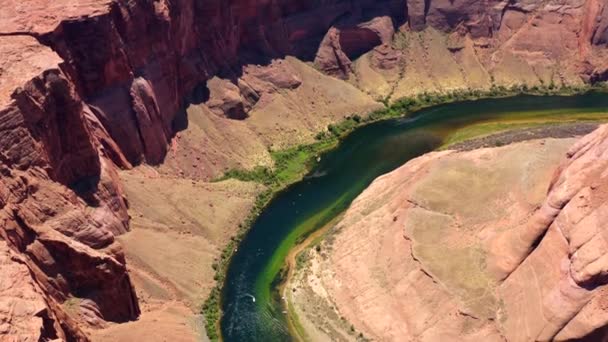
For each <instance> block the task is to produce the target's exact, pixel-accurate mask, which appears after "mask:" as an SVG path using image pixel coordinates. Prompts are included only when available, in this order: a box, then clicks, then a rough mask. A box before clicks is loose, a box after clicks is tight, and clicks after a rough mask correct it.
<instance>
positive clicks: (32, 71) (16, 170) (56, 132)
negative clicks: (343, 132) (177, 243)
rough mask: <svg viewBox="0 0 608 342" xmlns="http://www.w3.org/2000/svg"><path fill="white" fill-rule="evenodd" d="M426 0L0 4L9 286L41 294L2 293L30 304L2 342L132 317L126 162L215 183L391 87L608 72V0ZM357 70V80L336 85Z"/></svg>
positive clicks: (8, 313) (10, 318)
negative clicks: (123, 240) (399, 73)
mask: <svg viewBox="0 0 608 342" xmlns="http://www.w3.org/2000/svg"><path fill="white" fill-rule="evenodd" d="M422 3H425V4H427V2H423V1H412V0H410V1H407V2H406V1H404V0H402V1H396V0H395V1H389V0H387V1H371V0H370V1H365V0H359V1H345V0H344V1H343V0H334V1H308V2H301V1H290V0H287V1H266V2H263V3H259V2H252V1H246V0H232V1H219V0H211V1H194V0H179V1H166V0H159V1H152V0H135V1H126V0H124V1H123V0H107V1H92V0H82V1H74V0H71V1H68V0H59V1H48V0H25V1H16V0H9V1H7V2H5V3H3V6H2V9H1V10H0V54H1V56H2V60H1V62H0V63H1V64H0V96H1V97H0V132H1V133H2V134H0V174H1V175H2V177H1V178H0V227H2V229H0V236H1V237H2V240H3V241H4V242H5V243H6V246H7V247H8V248H7V250H6V253H5V254H7V255H10V258H5V259H4V260H5V261H3V263H4V262H6V263H9V264H11V268H4V267H3V268H2V272H5V270H6V272H9V270H12V269H14V270H16V271H14V272H21V273H19V274H23V272H22V271H23V265H25V266H26V267H27V268H28V270H29V274H30V277H29V278H28V277H18V278H16V280H15V283H10V282H9V284H10V286H8V285H7V288H8V289H10V291H17V292H18V291H20V290H19V289H21V288H24V286H25V285H23V284H26V283H27V284H28V285H27V286H28V288H29V289H31V291H33V292H35V293H36V295H31V296H30V295H29V294H19V293H17V295H14V296H13V295H8V296H7V297H6V298H10V299H7V301H8V302H7V303H6V307H10V308H13V307H19V308H21V309H22V310H8V309H7V310H2V311H0V315H1V317H2V318H1V321H2V322H11V324H8V323H7V324H8V325H6V324H3V325H2V329H0V333H2V334H4V335H9V336H23V337H24V338H25V337H30V338H33V339H38V338H42V339H46V338H49V339H50V338H62V339H67V340H87V339H88V335H90V333H89V331H90V330H91V329H92V330H97V329H100V328H103V327H106V326H108V325H112V324H110V323H122V322H127V321H133V320H135V319H137V318H138V317H139V315H140V305H139V304H140V303H139V301H138V299H137V296H136V295H135V290H134V288H133V286H132V283H133V280H132V279H131V277H130V276H129V273H128V272H127V267H126V261H125V260H126V259H125V252H124V251H123V249H122V247H121V244H120V243H118V242H117V240H116V239H117V237H118V236H121V235H123V234H125V233H127V232H128V231H129V229H130V224H129V222H130V217H129V212H128V211H127V208H128V206H129V201H128V199H127V197H126V196H125V191H124V189H123V185H122V184H121V182H120V180H119V176H118V173H117V170H118V169H121V168H122V169H130V168H131V167H133V166H134V165H140V164H142V163H144V164H152V165H161V166H159V167H158V170H160V171H159V172H160V173H161V174H162V175H163V176H165V177H169V178H171V177H172V178H171V179H188V180H190V179H194V180H208V179H210V178H211V177H213V176H216V175H218V174H219V173H221V172H222V171H224V170H225V169H227V168H229V167H235V166H242V165H246V166H252V165H255V164H257V163H258V162H259V161H262V162H264V163H267V164H268V163H270V158H269V155H268V151H267V150H268V148H270V147H272V146H273V145H274V144H277V146H287V145H289V144H294V143H301V142H306V141H311V140H312V137H313V135H314V133H315V132H316V131H319V130H321V129H323V127H324V126H326V125H327V124H328V123H331V122H335V121H338V120H339V119H340V118H342V117H344V116H346V115H350V114H352V113H353V112H362V113H365V112H368V111H370V110H373V109H375V108H378V106H379V105H378V104H377V103H375V102H374V101H373V100H374V99H375V98H376V99H377V98H378V97H384V96H386V95H387V93H385V92H383V91H380V92H379V94H376V93H375V89H384V88H385V85H386V84H390V85H391V86H390V87H388V88H386V89H393V90H392V94H393V96H392V98H394V99H396V98H398V97H401V96H405V95H413V94H415V93H419V92H423V91H426V90H432V91H445V90H451V89H456V88H489V87H490V85H491V84H492V82H494V83H496V84H497V85H512V84H522V83H527V84H529V85H534V84H540V83H541V82H542V83H544V84H545V85H548V84H550V83H556V84H558V85H560V84H561V83H562V82H563V83H565V84H582V83H584V82H595V81H602V80H605V78H606V74H607V72H606V70H607V68H608V66H607V64H606V58H605V53H606V51H605V46H606V43H607V41H608V37H607V36H606V34H607V32H608V31H607V30H606V27H607V24H606V23H607V21H608V8H607V6H606V3H605V1H598V0H588V1H575V0H573V1H543V2H528V1H521V2H512V1H510V2H507V1H483V2H478V1H439V0H434V1H430V2H428V5H427V6H421V4H422ZM419 31H420V32H419ZM395 32H397V33H395ZM397 37H398V38H400V39H402V40H401V43H402V44H396V38H397ZM378 46H379V47H378ZM287 55H289V56H295V57H296V58H297V59H300V60H303V61H307V62H311V63H312V64H314V66H315V68H317V69H318V70H321V71H324V72H326V73H328V74H330V75H333V76H335V77H337V78H330V77H327V76H325V75H322V74H321V73H319V72H318V71H316V70H314V69H313V68H312V67H311V66H310V64H305V63H302V62H300V61H298V60H297V59H295V58H294V59H292V60H290V59H289V58H288V59H287V60H282V58H283V57H285V56H287ZM359 56H361V57H360V58H357V57H359ZM275 58H278V60H273V59H275ZM353 61H354V63H353ZM403 64H405V65H406V67H405V68H403ZM422 65H429V66H431V67H430V68H422V67H420V66H422ZM395 68H397V69H398V70H404V73H403V77H399V78H395V77H394V72H393V70H395ZM456 70H458V71H456ZM353 73H356V74H357V78H356V79H357V82H353V83H354V84H348V82H346V81H340V80H339V79H346V78H350V80H353V79H354V78H352V77H350V75H352V74H353ZM531 75H532V76H531ZM214 76H218V77H215V78H214ZM465 76H466V77H465ZM207 81H208V82H207ZM320 84H321V85H323V86H325V88H323V87H321V88H319V87H320V86H319V85H320ZM319 89H320V90H319ZM323 93H325V95H323ZM368 93H369V95H368ZM377 95H380V96H377ZM349 98H353V99H354V100H353V103H352V104H351V105H350V106H348V105H344V103H347V102H348V101H347V99H349ZM319 99H322V101H319ZM188 105H190V106H189V107H188ZM186 107H188V108H189V109H188V111H187V112H186ZM193 113H198V114H197V116H196V117H195V116H194V114H193ZM289 113H295V115H294V114H291V115H294V116H297V117H298V120H295V119H294V118H293V117H290V116H289ZM319 118H320V119H319ZM211 128H213V129H214V130H213V131H211V130H210V129H211ZM178 131H179V132H180V133H181V134H182V136H183V137H185V138H184V139H182V140H181V141H180V140H179V139H178V138H179V137H180V135H179V134H178ZM294 132H303V133H300V134H301V136H298V137H297V138H298V139H294V136H296V135H297V134H295V133H294ZM176 134H178V135H177V136H176ZM192 137H197V139H200V140H191V139H190V138H192ZM241 139H242V140H241ZM183 140H186V141H183ZM230 143H232V144H230ZM201 145H202V146H208V147H209V149H206V148H205V147H201ZM170 148H171V149H170ZM176 151H178V152H176ZM184 151H185V152H184ZM251 151H255V152H256V153H250V152H251ZM181 152H184V153H181ZM207 152H208V153H207ZM251 156H254V157H251ZM194 160H196V161H194ZM220 202H221V201H220ZM233 229H235V228H233ZM214 253H217V250H215V251H214ZM127 254H128V253H127ZM211 254H213V253H211ZM216 255H217V254H216ZM13 263H18V264H19V265H13ZM12 266H15V267H14V268H13V267H12ZM154 271H155V272H160V271H158V270H154ZM10 272H13V271H10ZM8 278H10V275H9V274H8V273H7V274H6V275H4V274H3V279H8ZM17 280H18V281H19V282H17ZM26 297H27V298H26ZM25 299H27V301H24V300H25ZM29 301H32V302H29ZM17 322H19V323H17ZM22 322H23V324H22ZM22 327H26V328H22Z"/></svg>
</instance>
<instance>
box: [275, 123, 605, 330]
mask: <svg viewBox="0 0 608 342" xmlns="http://www.w3.org/2000/svg"><path fill="white" fill-rule="evenodd" d="M597 127H598V124H597V123H565V124H548V125H546V126H541V127H533V128H515V129H512V130H508V131H504V132H499V133H495V134H490V135H486V136H483V137H481V138H472V139H470V140H466V141H461V142H458V143H455V144H452V145H449V146H445V147H443V148H442V149H445V150H453V151H455V152H457V153H463V152H471V151H475V150H478V149H482V148H497V147H503V146H509V145H512V144H517V146H519V147H517V151H518V152H517V153H519V154H523V155H526V153H528V154H530V153H532V155H534V156H537V153H536V152H532V151H531V150H530V151H528V150H527V149H528V147H525V146H531V145H530V143H527V145H526V144H525V142H527V141H540V144H541V146H544V145H545V143H546V141H547V140H545V139H549V143H550V144H554V143H553V141H554V139H558V140H559V141H565V142H566V143H565V144H564V143H559V144H557V145H556V146H562V147H560V148H558V149H557V150H555V151H553V150H551V151H553V152H552V154H553V155H555V154H557V155H559V154H560V153H561V152H563V149H564V148H563V146H568V145H569V144H571V143H572V141H573V140H572V138H580V137H581V136H583V135H586V134H588V133H589V132H591V131H593V130H595V129H596V128H597ZM522 144H524V145H522ZM520 145H521V146H524V147H521V146H520ZM533 145H534V144H532V146H533ZM524 152H525V153H524ZM509 153H511V152H509ZM508 155H509V154H501V156H502V157H500V156H499V157H496V156H494V157H493V158H498V159H499V158H503V157H504V158H507V157H508ZM547 157H549V156H547ZM535 158H536V157H535ZM551 158H553V159H555V157H551ZM524 159H525V157H524ZM486 162H487V161H486ZM429 177H430V176H429ZM499 177H502V176H499ZM524 177H525V176H524ZM416 182H418V181H416ZM420 182H424V181H420ZM541 190H542V189H541ZM342 217H343V215H342ZM342 221H343V218H340V219H338V220H334V221H332V224H331V225H328V226H327V227H324V229H323V231H322V232H321V231H319V232H318V234H315V239H314V240H312V239H307V240H306V241H305V242H304V243H303V244H301V245H298V246H297V247H295V248H294V249H293V251H292V253H290V259H288V266H289V267H291V268H292V269H291V270H290V272H288V277H286V279H285V285H284V286H283V288H282V293H284V294H285V297H286V298H287V300H288V303H287V307H288V310H287V314H288V315H289V322H290V323H291V324H292V327H293V330H292V331H293V333H294V334H296V335H297V337H298V339H299V340H302V341H323V340H328V341H369V339H368V338H367V337H366V335H365V334H364V333H363V332H362V331H359V330H357V329H358V327H359V325H357V326H355V325H353V324H352V323H351V322H350V320H348V319H346V318H345V317H344V314H343V313H341V311H340V308H339V306H338V304H337V303H336V301H335V300H334V298H332V296H331V294H330V292H328V288H327V284H326V283H327V282H328V281H337V282H342V281H344V280H343V279H334V278H333V276H328V274H333V273H332V272H333V271H332V270H331V269H330V267H329V264H330V263H331V262H332V261H331V260H330V258H331V255H332V253H333V251H332V245H333V241H334V240H335V239H336V238H337V237H339V235H340V234H342V233H341V231H342V230H343V229H344V224H343V223H342ZM352 243H353V244H355V245H357V244H362V243H363V242H362V241H359V242H352ZM296 253H297V254H296ZM294 254H295V255H294ZM296 255H297V256H296ZM370 267H374V266H373V265H372V266H370ZM376 276H378V274H375V275H372V277H376ZM332 279H333V280H332ZM324 283H325V284H324ZM341 305H342V306H344V305H346V304H345V303H344V302H342V303H341ZM375 337H378V336H375Z"/></svg>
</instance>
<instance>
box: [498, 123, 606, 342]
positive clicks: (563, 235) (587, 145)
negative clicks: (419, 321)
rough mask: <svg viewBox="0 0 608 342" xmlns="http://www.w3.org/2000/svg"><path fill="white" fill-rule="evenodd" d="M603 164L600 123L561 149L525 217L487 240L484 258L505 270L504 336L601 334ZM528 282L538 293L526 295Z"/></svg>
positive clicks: (519, 338) (603, 323)
mask: <svg viewBox="0 0 608 342" xmlns="http://www.w3.org/2000/svg"><path fill="white" fill-rule="evenodd" d="M607 171H608V126H602V127H601V128H599V129H598V130H596V131H595V132H593V133H591V134H589V135H588V136H586V137H585V138H583V139H582V140H580V141H579V142H578V143H576V144H575V145H574V146H573V147H572V148H571V149H570V150H569V151H568V154H567V158H566V160H565V161H564V162H563V163H562V165H561V166H560V168H559V169H558V170H557V172H556V176H555V178H554V180H553V181H552V186H551V189H550V190H549V193H548V196H547V199H546V200H545V202H544V203H543V205H542V207H541V208H540V209H539V210H538V211H537V212H536V213H535V214H534V216H533V217H532V218H531V219H530V221H529V223H528V224H526V225H524V226H521V227H517V228H515V229H513V230H509V231H508V232H506V233H504V235H502V236H500V237H499V238H498V239H497V241H496V243H495V244H494V245H493V246H494V247H495V248H494V249H491V251H493V252H494V253H493V254H492V258H491V259H490V260H489V265H496V264H499V265H501V266H502V268H501V270H503V272H505V273H508V272H510V273H508V274H509V275H508V277H507V278H506V280H505V281H504V282H503V283H502V285H501V287H500V290H499V291H500V295H501V297H502V298H503V300H504V303H505V307H504V311H503V312H502V315H503V317H504V321H505V324H504V326H503V330H504V335H505V336H507V338H509V340H513V341H526V340H538V341H547V340H553V339H558V340H570V339H578V338H583V337H586V336H600V335H602V334H605V333H606V326H607V325H608V312H606V310H605V306H603V305H604V304H599V303H605V301H606V297H605V293H606V288H605V285H606V284H608V277H607V275H608V243H607V242H606V241H608V240H607V234H608V231H607V230H606V227H607V225H606V220H607V214H608V211H607V210H608V207H607V203H608V202H607V200H608V182H607V176H608V174H607ZM501 252H502V253H501ZM505 260H507V261H508V262H506V263H505V262H503V263H501V262H500V261H505ZM522 260H523V261H522ZM503 277H504V276H503ZM530 288H534V289H535V290H534V291H533V292H536V293H539V294H540V295H535V296H532V295H528V294H527V292H528V291H530ZM524 308H525V309H524ZM515 312H517V314H514V313H515ZM589 315H593V316H594V319H593V320H587V317H588V316H589ZM530 322H534V324H530Z"/></svg>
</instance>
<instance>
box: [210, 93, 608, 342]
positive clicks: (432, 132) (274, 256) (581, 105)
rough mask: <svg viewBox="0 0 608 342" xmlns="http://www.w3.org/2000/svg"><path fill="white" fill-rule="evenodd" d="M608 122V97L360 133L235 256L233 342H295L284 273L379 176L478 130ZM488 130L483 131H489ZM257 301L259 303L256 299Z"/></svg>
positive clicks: (489, 102) (441, 116) (501, 105)
mask: <svg viewBox="0 0 608 342" xmlns="http://www.w3.org/2000/svg"><path fill="white" fill-rule="evenodd" d="M607 119H608V94H606V93H587V94H583V95H576V96H542V97H541V96H530V95H520V96H515V97H510V98H501V99H486V100H476V101H466V102H460V103H452V104H446V105H440V106H436V107H431V108H427V109H424V110H421V111H419V112H417V113H415V114H414V115H412V116H410V117H408V118H402V119H391V120H386V121H380V122H376V123H373V124H370V125H367V126H364V127H361V128H358V129H357V130H355V131H354V132H352V133H351V134H350V135H348V136H347V137H346V138H345V139H344V140H343V141H342V142H341V143H340V145H339V146H338V147H337V148H336V149H334V150H332V151H330V152H328V153H326V154H325V155H323V157H322V159H321V161H320V162H319V163H317V164H316V166H315V167H314V168H313V170H311V171H310V173H309V174H308V175H307V176H306V177H305V178H304V179H303V180H302V181H300V182H298V183H295V184H293V185H292V186H290V187H289V188H288V189H286V190H285V191H283V192H281V193H280V194H279V195H278V196H277V197H275V198H274V199H273V200H272V201H271V203H270V204H269V205H268V206H267V207H266V208H265V210H264V211H263V212H262V214H261V215H260V216H259V217H258V219H257V220H256V222H255V223H254V224H253V226H252V227H251V229H250V230H249V232H248V233H247V235H246V236H245V238H244V239H243V241H242V242H241V243H240V245H239V247H238V251H237V252H236V253H235V254H234V256H233V258H232V260H231V262H230V265H229V268H228V272H227V277H226V282H225V284H224V287H223V290H222V302H221V305H222V311H223V316H222V319H221V322H220V327H221V332H222V336H223V339H224V340H225V341H238V342H243V341H289V340H293V336H292V332H291V331H290V330H289V329H288V325H287V319H286V317H285V314H284V311H285V303H284V301H282V300H281V298H280V295H279V294H278V292H277V291H276V287H277V284H276V283H277V281H276V279H277V275H278V274H279V272H280V269H281V267H282V266H283V264H284V262H285V257H286V256H287V254H288V253H289V251H290V249H291V248H293V247H294V246H295V245H296V243H297V241H299V240H298V239H299V238H301V237H302V236H304V235H306V234H310V233H311V232H312V231H314V230H317V229H319V228H320V227H322V226H323V225H324V224H326V223H327V222H329V221H330V220H331V219H332V218H334V217H336V216H337V215H339V214H340V213H341V212H343V211H344V210H345V209H346V208H347V207H348V205H349V204H350V203H351V202H352V200H354V199H355V197H356V196H357V195H358V194H360V193H361V192H362V191H363V190H364V189H365V188H366V187H367V186H368V185H369V184H370V183H371V182H372V181H373V180H374V179H375V178H376V177H378V176H380V175H382V174H384V173H387V172H389V171H391V170H393V169H395V168H397V167H399V166H401V165H403V164H404V163H405V162H407V161H408V160H410V159H412V158H415V157H417V156H420V155H422V154H424V153H427V152H430V151H432V150H434V149H437V148H438V147H440V146H442V145H443V144H444V143H445V142H446V141H448V140H450V139H453V138H454V136H455V135H457V134H459V132H460V133H462V132H463V130H466V129H467V128H470V127H472V126H474V125H480V124H486V126H488V125H493V124H495V125H498V124H501V125H522V124H523V125H529V124H540V123H557V122H579V121H581V122H582V121H598V120H607ZM481 127H483V126H481ZM254 298H255V299H254Z"/></svg>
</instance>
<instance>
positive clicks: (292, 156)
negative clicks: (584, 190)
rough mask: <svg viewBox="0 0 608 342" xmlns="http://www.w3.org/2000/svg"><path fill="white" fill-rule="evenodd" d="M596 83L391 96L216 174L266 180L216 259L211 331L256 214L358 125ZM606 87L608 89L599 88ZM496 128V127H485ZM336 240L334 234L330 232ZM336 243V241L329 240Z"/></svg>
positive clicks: (212, 333)
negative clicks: (302, 140) (257, 162)
mask: <svg viewBox="0 0 608 342" xmlns="http://www.w3.org/2000/svg"><path fill="white" fill-rule="evenodd" d="M593 89H597V88H592V87H590V86H585V87H582V86H581V87H571V86H562V87H559V88H558V87H557V86H555V85H554V84H553V85H549V86H540V87H539V86H534V87H531V88H530V87H528V86H526V85H517V86H512V87H510V88H506V87H503V86H498V87H497V86H494V85H493V86H492V88H490V89H489V90H471V89H464V90H456V91H452V92H446V93H426V92H425V93H422V94H420V95H418V96H416V97H405V98H401V99H399V100H397V101H395V102H394V103H392V104H389V103H388V99H386V100H385V101H383V103H384V104H385V108H383V109H380V110H376V111H374V112H371V113H370V114H369V115H368V116H366V117H361V116H359V115H352V116H349V117H346V118H345V119H344V120H343V121H341V122H339V123H336V124H331V125H329V126H328V127H327V130H325V131H322V132H319V133H318V134H317V135H316V136H315V140H316V142H314V143H312V144H308V145H300V146H296V147H292V148H289V149H285V150H280V151H271V153H270V154H271V156H272V159H273V161H274V167H273V168H269V167H263V166H258V167H255V168H253V169H252V170H243V169H233V170H229V171H227V172H226V173H225V174H224V175H223V176H222V177H220V178H218V179H216V181H219V180H225V179H229V178H235V179H239V180H243V181H251V182H257V183H260V184H263V185H265V186H266V190H265V191H263V192H262V193H260V194H259V195H258V196H257V198H256V200H255V204H254V206H253V208H252V210H251V212H250V214H249V215H248V216H247V218H246V219H245V221H244V222H243V223H242V224H240V225H239V230H238V233H237V235H236V236H235V237H234V238H232V239H231V241H230V242H229V243H228V245H227V246H226V247H225V248H224V250H223V252H222V254H221V256H220V259H219V260H217V261H216V263H215V264H214V265H216V266H215V267H214V269H215V270H216V274H215V276H214V279H215V280H216V281H217V284H216V286H215V287H214V288H213V289H212V290H211V293H210V295H209V297H208V298H207V300H206V301H205V303H204V305H203V307H202V310H201V311H202V313H203V315H204V316H205V319H206V325H205V328H206V330H207V336H208V337H209V339H211V340H212V341H216V340H219V338H220V336H219V319H220V316H221V308H220V303H221V302H220V297H221V286H222V285H223V283H224V280H225V277H226V270H227V267H228V264H229V261H230V258H231V257H232V255H233V253H234V250H235V249H236V247H237V246H238V244H239V242H240V241H241V239H242V238H243V236H244V235H245V233H246V232H247V230H248V229H249V228H250V227H251V225H252V224H253V223H254V221H255V219H256V218H257V217H258V216H259V215H260V213H261V212H262V210H263V209H264V208H265V207H266V205H267V204H268V203H269V202H270V200H271V199H272V198H274V196H275V195H276V194H278V193H279V192H280V191H282V190H284V189H285V188H286V187H287V186H289V185H290V184H293V183H295V182H297V181H299V180H301V179H302V177H303V176H304V175H305V174H306V173H307V172H308V171H309V170H310V169H311V167H312V166H313V165H314V162H315V160H316V159H317V158H318V157H319V156H320V155H321V154H322V153H324V152H327V151H329V150H331V149H332V148H334V147H336V146H337V145H338V143H339V141H340V140H341V139H342V138H344V137H345V136H347V135H348V134H349V133H350V132H352V131H353V130H355V129H356V128H358V127H360V126H363V125H366V124H369V123H372V122H376V121H380V120H386V119H391V118H397V117H405V116H408V115H410V114H412V113H414V112H416V111H419V110H421V109H424V108H427V107H432V106H435V105H440V104H446V103H451V102H459V101H467V100H476V99H481V98H497V97H507V96H514V95H518V94H529V95H573V94H579V93H583V92H586V91H590V90H593ZM600 89H605V88H600ZM482 129H487V130H488V131H489V130H492V129H495V128H488V127H486V128H482ZM478 133H479V132H469V133H468V134H478ZM465 138H466V134H465V133H463V136H462V137H461V139H465ZM330 240H331V237H330ZM330 246H331V244H330Z"/></svg>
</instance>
